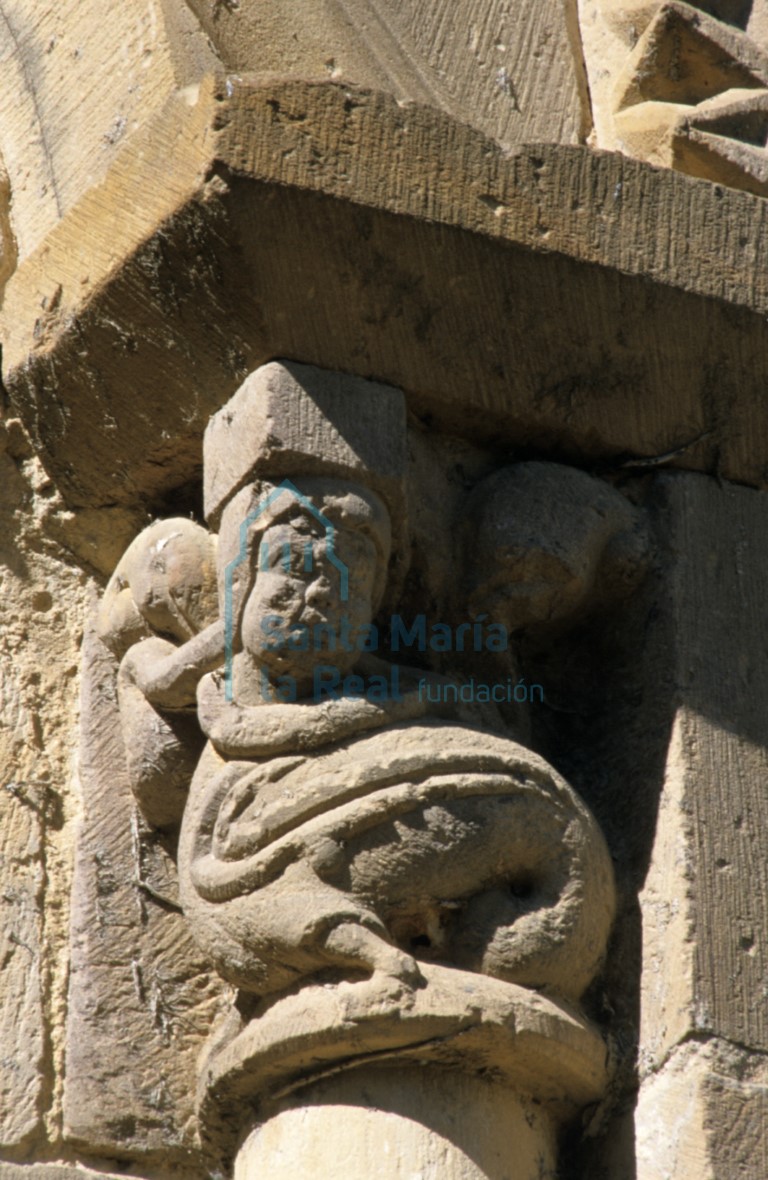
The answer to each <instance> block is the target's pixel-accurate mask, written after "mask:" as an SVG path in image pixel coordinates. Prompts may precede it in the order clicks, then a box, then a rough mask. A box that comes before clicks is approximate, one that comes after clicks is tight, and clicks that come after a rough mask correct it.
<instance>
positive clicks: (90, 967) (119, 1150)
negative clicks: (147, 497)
mask: <svg viewBox="0 0 768 1180" xmlns="http://www.w3.org/2000/svg"><path fill="white" fill-rule="evenodd" d="M86 643H87V649H86V650H87V652H88V653H89V655H88V660H87V663H86V669H87V670H86V676H85V679H84V682H83V702H82V734H81V753H80V783H81V789H82V794H83V817H82V820H81V825H80V829H79V833H78V838H77V848H76V872H75V882H74V890H73V901H72V905H73V928H72V962H71V976H70V990H69V1023H68V1034H67V1062H66V1087H65V1093H64V1115H65V1137H66V1139H67V1141H68V1142H70V1143H72V1144H75V1145H76V1146H78V1147H81V1148H85V1149H87V1150H88V1151H89V1152H91V1153H95V1154H103V1155H108V1156H113V1157H115V1156H117V1157H118V1158H120V1157H126V1156H127V1157H132V1156H136V1155H139V1156H141V1155H151V1154H153V1153H155V1154H157V1153H158V1152H162V1158H163V1159H164V1160H165V1161H166V1162H168V1161H171V1160H174V1159H176V1160H177V1161H178V1160H179V1159H185V1158H186V1159H188V1158H189V1157H190V1154H194V1145H195V1132H194V1122H193V1094H192V1090H191V1079H192V1078H193V1077H194V1074H195V1059H196V1057H197V1054H198V1053H199V1051H200V1047H201V1044H202V1042H203V1040H204V1038H205V1036H206V1034H207V1032H208V1031H209V1028H210V1025H211V1023H212V1022H213V1020H214V1018H215V1014H216V1011H217V1001H218V996H219V993H220V990H221V988H220V985H219V984H217V982H216V981H215V979H214V978H212V977H211V975H210V974H209V973H208V972H207V971H206V969H205V964H204V963H203V962H202V961H201V958H200V956H199V955H198V954H197V952H196V951H195V950H194V949H193V946H192V943H191V941H190V938H189V933H188V930H187V927H186V926H185V925H184V923H183V921H182V917H181V914H180V913H179V912H178V902H177V900H176V898H175V894H174V890H175V870H174V865H173V860H172V857H171V855H170V851H169V848H168V846H167V844H165V843H164V842H163V840H162V839H161V838H160V837H158V836H157V835H152V834H150V833H148V832H147V831H146V830H145V829H142V828H141V826H140V821H139V819H138V816H137V813H136V810H135V805H134V803H133V800H132V797H131V793H130V787H129V785H128V782H127V776H126V770H125V753H124V749H123V742H122V736H121V733H120V728H119V724H118V720H117V716H118V715H117V707H116V701H115V672H116V664H115V661H114V658H113V657H112V656H111V655H110V653H109V652H107V651H106V649H105V648H104V647H103V646H102V645H101V644H100V641H99V640H98V639H97V638H96V636H95V635H94V634H93V633H92V632H89V634H88V638H87V641H86Z"/></svg>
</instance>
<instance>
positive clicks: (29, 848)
mask: <svg viewBox="0 0 768 1180" xmlns="http://www.w3.org/2000/svg"><path fill="white" fill-rule="evenodd" d="M4 680H5V677H3V678H2V680H0V701H1V702H2V705H3V707H4V709H7V710H8V712H9V713H10V712H11V711H12V709H13V704H14V702H13V701H12V699H9V698H10V692H9V690H10V688H11V686H10V685H8V684H5V683H3V681H4ZM45 789H46V788H45V784H43V783H37V782H35V783H29V782H17V781H16V780H14V779H13V778H9V780H8V781H4V782H3V783H2V784H1V785H0V872H1V873H2V894H0V917H2V933H1V934H0V939H1V941H0V962H1V963H2V972H3V979H2V992H1V993H0V1044H1V1045H2V1056H1V1057H0V1144H1V1145H2V1146H9V1145H14V1144H18V1143H22V1142H23V1141H24V1139H25V1138H27V1137H29V1136H30V1134H32V1133H33V1132H34V1131H35V1130H36V1128H37V1125H38V1121H39V1119H40V1115H41V1110H40V1107H41V1102H42V1089H43V1071H44V1064H45V1062H44V1056H45V1054H44V1035H45V1029H44V1016H43V987H44V981H43V972H44V969H45V968H44V964H43V961H42V957H43V956H42V945H41V943H42V936H43V914H42V909H43V894H44V890H43V880H44V867H43V866H44V855H45V853H44V848H43V840H44V814H45V807H46V798H45Z"/></svg>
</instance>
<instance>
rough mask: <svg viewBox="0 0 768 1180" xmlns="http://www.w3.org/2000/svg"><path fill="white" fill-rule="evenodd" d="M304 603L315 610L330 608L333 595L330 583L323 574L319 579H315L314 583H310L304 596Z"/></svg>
mask: <svg viewBox="0 0 768 1180" xmlns="http://www.w3.org/2000/svg"><path fill="white" fill-rule="evenodd" d="M304 598H305V601H306V602H307V604H308V605H309V606H313V607H315V608H316V609H320V608H322V607H327V606H330V604H331V602H332V599H333V594H332V590H331V583H330V582H329V581H328V579H327V578H326V576H325V574H323V575H322V576H321V577H319V578H315V580H314V582H310V584H309V586H308V587H307V589H306V593H305V595H304Z"/></svg>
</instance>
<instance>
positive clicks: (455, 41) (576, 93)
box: [187, 0, 589, 146]
mask: <svg viewBox="0 0 768 1180" xmlns="http://www.w3.org/2000/svg"><path fill="white" fill-rule="evenodd" d="M187 2H188V3H189V6H190V8H191V9H192V10H193V11H194V12H195V13H196V14H197V16H198V18H199V20H200V22H201V24H202V25H203V27H204V28H205V30H206V32H207V33H208V35H209V37H210V38H211V40H212V42H213V44H214V45H215V46H216V49H217V51H218V53H219V56H220V57H221V60H222V62H223V64H224V65H225V67H226V68H227V69H228V70H232V71H236V72H238V73H239V72H241V71H244V70H245V71H248V70H255V69H258V70H260V71H267V70H272V71H275V72H277V73H279V74H281V75H283V76H286V75H288V74H292V75H295V76H297V77H301V78H323V79H327V78H328V77H329V75H330V76H331V77H332V78H334V79H341V80H344V81H350V82H354V83H358V84H362V85H364V86H372V87H375V88H376V89H377V90H384V91H387V92H389V93H391V94H394V95H395V96H396V97H397V98H398V99H399V100H400V101H403V100H408V101H411V102H421V103H427V104H429V105H430V106H433V107H438V108H440V109H441V110H443V111H445V112H446V113H448V114H450V115H452V116H453V117H454V118H455V119H457V120H459V121H460V122H463V123H471V124H472V125H473V126H475V127H478V128H479V129H480V130H481V131H483V132H485V134H486V135H489V136H490V137H491V138H492V139H496V140H498V141H499V142H500V143H503V144H505V145H506V146H509V145H510V144H512V143H531V142H537V141H539V140H541V141H545V142H557V143H577V142H579V141H580V140H581V139H583V136H584V134H585V133H586V131H587V130H588V129H589V101H588V96H587V88H586V78H585V76H584V67H583V63H582V60H581V53H580V49H579V43H578V30H577V29H576V18H575V13H574V12H573V11H572V10H571V6H570V5H567V4H559V3H557V2H556V0H518V2H517V3H516V4H515V5H514V6H513V7H510V5H509V4H505V3H503V0H487V2H486V3H485V4H483V6H482V8H481V9H479V8H478V6H477V4H476V3H474V0H426V2H425V0H421V2H418V0H394V2H393V0H389V2H388V3H382V2H381V0H290V2H289V3H287V4H286V3H283V4H279V5H264V4H262V3H260V0H240V2H239V3H237V4H236V5H223V6H222V7H221V8H219V9H217V8H216V7H215V6H212V5H211V4H210V3H208V2H207V0H187Z"/></svg>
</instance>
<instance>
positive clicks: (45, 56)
mask: <svg viewBox="0 0 768 1180" xmlns="http://www.w3.org/2000/svg"><path fill="white" fill-rule="evenodd" d="M216 63H217V59H216V55H215V54H214V53H213V51H212V50H211V47H210V44H209V43H208V42H207V39H206V37H205V36H204V35H203V33H202V31H201V30H200V28H199V26H198V25H197V22H196V21H195V19H194V17H193V16H192V14H191V13H190V12H189V11H188V10H187V9H186V8H185V7H184V5H183V4H181V3H177V2H176V0H152V2H151V3H142V0H126V2H124V3H121V4H119V5H117V6H114V7H113V8H112V9H110V17H109V20H104V9H103V6H102V5H101V4H99V3H98V0H62V2H61V3H57V4H52V5H40V4H37V3H36V2H35V0H3V4H2V6H1V7H0V64H1V65H2V68H1V69H0V105H2V108H3V111H4V112H5V115H4V118H3V121H2V127H0V154H2V157H3V159H4V160H5V165H6V168H7V170H8V174H9V180H10V187H11V191H12V200H13V231H14V235H15V238H16V244H17V249H18V253H19V257H20V258H25V257H26V256H27V255H28V254H29V253H30V252H31V251H33V250H34V249H35V247H36V246H38V245H39V244H40V242H41V241H42V240H43V238H44V237H45V235H46V233H48V232H49V231H50V230H51V229H52V228H53V227H54V226H55V225H56V224H57V222H58V221H59V220H60V218H61V217H62V216H63V215H64V214H65V213H66V212H67V210H68V209H71V208H72V206H73V205H74V204H75V203H76V202H77V201H78V200H79V199H80V198H81V197H82V196H83V194H84V193H85V192H86V191H87V189H89V188H90V187H91V186H92V185H94V184H98V183H99V181H100V180H101V179H102V177H103V176H104V174H105V172H106V171H107V169H108V168H109V165H110V164H111V163H112V161H113V160H114V158H115V156H116V154H117V153H118V152H119V151H120V149H121V148H122V146H123V144H124V142H125V140H126V139H127V138H128V137H129V136H130V135H131V134H132V133H133V132H134V131H135V130H136V129H137V128H138V127H140V126H141V125H142V124H143V123H144V122H145V120H146V119H147V118H148V117H149V116H150V115H151V114H152V113H153V112H154V111H156V110H157V109H158V107H159V106H161V105H162V104H163V102H165V100H166V98H167V97H168V95H169V94H170V93H171V91H172V90H174V89H175V88H176V87H179V86H186V85H188V84H189V83H191V82H194V81H195V80H196V78H197V77H198V76H199V75H200V73H202V71H204V70H205V69H212V68H215V66H216Z"/></svg>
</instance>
